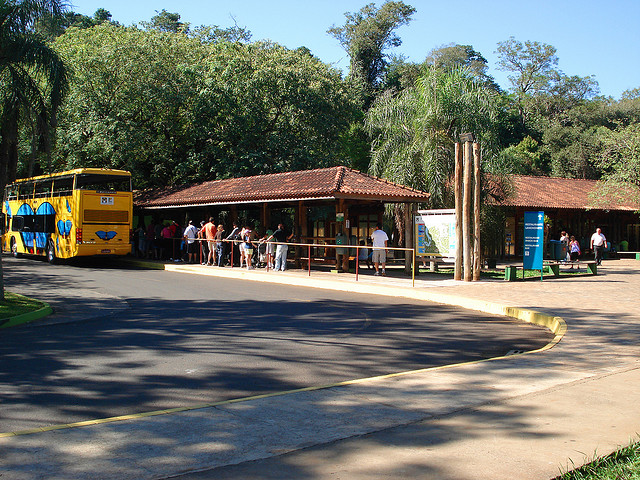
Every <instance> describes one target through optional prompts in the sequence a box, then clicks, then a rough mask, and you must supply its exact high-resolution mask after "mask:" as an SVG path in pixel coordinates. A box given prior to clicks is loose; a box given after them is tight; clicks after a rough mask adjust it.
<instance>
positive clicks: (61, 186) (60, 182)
mask: <svg viewBox="0 0 640 480" xmlns="http://www.w3.org/2000/svg"><path fill="white" fill-rule="evenodd" d="M72 193H73V177H60V178H55V179H54V180H53V196H54V197H63V196H67V195H71V194H72Z"/></svg>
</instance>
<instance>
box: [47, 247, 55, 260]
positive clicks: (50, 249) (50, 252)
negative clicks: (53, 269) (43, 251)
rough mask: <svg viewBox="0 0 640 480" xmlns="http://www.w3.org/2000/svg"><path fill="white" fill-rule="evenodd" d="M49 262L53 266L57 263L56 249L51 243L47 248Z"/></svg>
mask: <svg viewBox="0 0 640 480" xmlns="http://www.w3.org/2000/svg"><path fill="white" fill-rule="evenodd" d="M47 261H48V262H49V263H50V264H52V265H53V264H54V263H56V247H55V245H54V244H53V242H49V245H48V246H47Z"/></svg>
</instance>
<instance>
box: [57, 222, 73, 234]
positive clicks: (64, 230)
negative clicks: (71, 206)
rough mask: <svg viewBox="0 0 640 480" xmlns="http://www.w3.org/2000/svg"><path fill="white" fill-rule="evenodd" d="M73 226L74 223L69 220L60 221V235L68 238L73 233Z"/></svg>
mask: <svg viewBox="0 0 640 480" xmlns="http://www.w3.org/2000/svg"><path fill="white" fill-rule="evenodd" d="M72 226H73V223H72V222H71V220H67V221H66V222H65V221H64V220H58V233H59V234H60V235H62V236H63V237H67V236H68V235H69V234H70V233H71V227H72Z"/></svg>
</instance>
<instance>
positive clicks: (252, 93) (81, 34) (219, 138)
mask: <svg viewBox="0 0 640 480" xmlns="http://www.w3.org/2000/svg"><path fill="white" fill-rule="evenodd" d="M55 48H56V49H57V50H58V51H59V52H60V54H61V55H62V56H63V57H64V58H65V60H66V61H67V62H68V63H69V64H70V65H72V66H73V69H74V72H75V76H74V82H73V84H72V87H71V90H70V93H69V99H68V101H67V102H66V103H65V106H64V108H63V110H62V111H61V114H60V121H59V128H58V132H59V137H60V140H61V141H60V148H58V150H57V155H56V158H55V162H54V164H53V165H51V166H50V168H52V169H62V168H71V167H77V166H80V165H82V166H100V167H112V168H124V169H128V170H131V171H132V172H133V174H134V179H135V182H136V185H137V186H138V187H144V186H158V185H165V184H175V183H183V182H193V181H198V180H205V179H214V178H225V177H231V176H243V175H251V174H261V173H273V172H281V171H285V170H297V169H305V168H312V167H318V166H326V165H333V164H336V163H337V162H339V161H340V160H341V158H342V157H341V148H340V141H339V139H340V135H341V134H342V132H343V131H344V130H345V129H346V127H347V126H348V124H349V122H350V121H351V119H352V118H353V117H354V115H355V114H356V113H357V105H356V103H355V101H354V100H353V99H352V98H351V97H350V96H349V92H348V89H347V88H346V87H345V85H344V83H343V82H342V80H341V78H340V75H339V73H338V72H337V71H335V70H334V69H332V68H331V67H329V66H327V65H325V64H323V63H322V62H320V61H319V60H318V59H317V58H315V57H313V56H312V55H309V54H308V53H307V52H304V51H303V50H288V49H286V48H284V47H282V46H279V45H277V44H273V43H269V42H254V43H250V44H242V43H229V42H218V43H213V44H209V43H203V42H201V41H200V40H199V39H197V38H192V37H189V36H186V35H182V34H174V33H171V32H163V31H158V30H157V29H151V30H147V31H143V30H139V29H137V28H123V27H116V26H112V25H108V24H103V25H98V26H96V27H93V28H91V29H84V30H81V29H70V30H68V31H67V32H66V33H65V34H64V35H62V36H61V37H59V38H58V39H57V41H56V43H55Z"/></svg>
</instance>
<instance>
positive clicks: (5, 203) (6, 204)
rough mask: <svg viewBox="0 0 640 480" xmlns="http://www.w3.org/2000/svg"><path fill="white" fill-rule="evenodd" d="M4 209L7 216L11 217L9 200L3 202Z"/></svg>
mask: <svg viewBox="0 0 640 480" xmlns="http://www.w3.org/2000/svg"><path fill="white" fill-rule="evenodd" d="M4 209H5V210H6V211H7V217H9V218H11V207H10V206H9V202H4Z"/></svg>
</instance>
